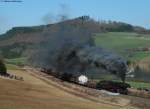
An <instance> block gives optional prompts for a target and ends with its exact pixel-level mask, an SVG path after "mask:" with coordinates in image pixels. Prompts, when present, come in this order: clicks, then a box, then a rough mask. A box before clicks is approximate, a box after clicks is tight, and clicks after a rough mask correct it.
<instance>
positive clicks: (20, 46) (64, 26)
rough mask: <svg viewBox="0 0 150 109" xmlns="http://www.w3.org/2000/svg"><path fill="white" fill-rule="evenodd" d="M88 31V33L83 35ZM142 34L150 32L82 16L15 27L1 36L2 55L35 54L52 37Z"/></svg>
mask: <svg viewBox="0 0 150 109" xmlns="http://www.w3.org/2000/svg"><path fill="white" fill-rule="evenodd" d="M83 30H86V33H84V34H80V33H82V31H83ZM107 31H109V32H140V31H148V30H146V29H144V28H139V27H135V26H132V25H130V24H127V23H122V22H113V21H109V22H107V21H95V20H93V19H91V18H90V17H89V16H82V17H78V18H75V19H71V20H66V21H63V22H59V23H55V24H48V25H41V26H35V27H34V26H33V27H14V28H12V29H11V30H9V31H7V32H6V33H5V34H3V35H0V54H1V55H3V56H4V57H5V58H17V57H20V56H22V55H26V54H28V52H33V48H36V47H37V46H39V45H43V44H44V43H45V42H47V41H48V40H49V39H50V37H51V36H54V37H55V36H58V35H62V34H67V35H70V37H72V35H75V34H76V33H78V37H80V36H85V37H86V35H87V34H88V35H90V34H92V35H94V33H101V32H107Z"/></svg>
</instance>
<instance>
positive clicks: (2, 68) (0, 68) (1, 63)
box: [0, 59, 7, 75]
mask: <svg viewBox="0 0 150 109" xmlns="http://www.w3.org/2000/svg"><path fill="white" fill-rule="evenodd" d="M6 73H7V68H6V66H5V64H4V61H3V60H2V59H0V74H2V75H4V74H6Z"/></svg>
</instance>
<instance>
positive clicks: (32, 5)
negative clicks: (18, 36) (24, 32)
mask: <svg viewBox="0 0 150 109" xmlns="http://www.w3.org/2000/svg"><path fill="white" fill-rule="evenodd" d="M1 1H2V0H0V33H4V32H5V31H7V30H8V29H10V28H12V27H14V26H32V25H41V24H45V22H44V20H43V18H44V16H46V15H52V16H55V15H58V14H60V13H62V11H64V10H62V8H61V6H62V4H64V5H65V6H66V9H65V11H66V13H67V14H69V16H70V17H71V18H73V17H77V16H81V15H90V16H91V17H93V18H95V19H102V20H115V21H123V22H127V23H131V24H133V25H139V26H144V27H146V28H150V0H22V1H23V2H22V3H4V2H1Z"/></svg>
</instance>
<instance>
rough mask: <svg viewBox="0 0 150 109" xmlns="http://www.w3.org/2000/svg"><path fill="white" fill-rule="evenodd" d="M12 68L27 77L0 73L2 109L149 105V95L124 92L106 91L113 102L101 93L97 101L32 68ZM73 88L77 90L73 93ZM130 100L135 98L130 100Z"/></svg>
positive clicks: (112, 108) (130, 108)
mask: <svg viewBox="0 0 150 109" xmlns="http://www.w3.org/2000/svg"><path fill="white" fill-rule="evenodd" d="M9 72H10V73H11V74H15V75H17V76H22V77H23V78H24V81H17V80H12V79H6V78H4V77H0V87H2V89H1V90H0V98H1V99H0V108H1V109H33V108H36V109H41V108H42V109H43V108H44V109H49V108H53V109H58V108H60V107H61V109H70V108H71V109H99V108H103V109H118V108H119V109H139V108H141V107H142V106H143V105H144V107H145V109H149V99H144V98H138V97H132V96H122V95H121V96H119V97H118V96H117V97H114V96H113V97H111V96H104V95H103V98H108V100H110V99H112V101H111V102H112V103H111V102H110V103H109V102H108V100H106V101H105V100H102V99H100V98H97V97H96V98H97V99H98V100H99V101H95V100H92V99H88V95H86V94H84V93H82V92H78V91H76V90H72V89H70V88H67V87H65V86H59V85H58V83H57V82H54V81H52V80H51V79H47V78H46V77H43V76H42V75H38V73H35V72H33V71H32V70H25V69H20V68H18V67H15V66H13V69H12V67H11V68H10V67H9ZM5 86H7V87H5ZM60 87H62V88H63V89H65V90H62V89H61V88H60ZM81 88H82V87H81ZM70 91H73V92H72V93H70ZM77 93H78V94H77ZM81 95H82V96H81ZM135 98H136V99H135ZM93 99H95V97H93ZM130 100H131V102H126V101H130ZM117 101H119V104H117V103H116V102H117ZM141 101H142V103H141ZM113 103H114V104H113ZM126 103H127V105H126ZM128 103H129V104H128ZM120 105H121V106H120Z"/></svg>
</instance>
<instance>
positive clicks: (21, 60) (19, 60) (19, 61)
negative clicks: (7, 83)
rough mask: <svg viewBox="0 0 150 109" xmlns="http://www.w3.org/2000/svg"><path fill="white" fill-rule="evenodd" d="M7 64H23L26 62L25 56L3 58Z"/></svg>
mask: <svg viewBox="0 0 150 109" xmlns="http://www.w3.org/2000/svg"><path fill="white" fill-rule="evenodd" d="M5 61H6V63H7V64H14V65H24V64H25V63H26V58H25V57H20V58H14V59H5Z"/></svg>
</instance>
